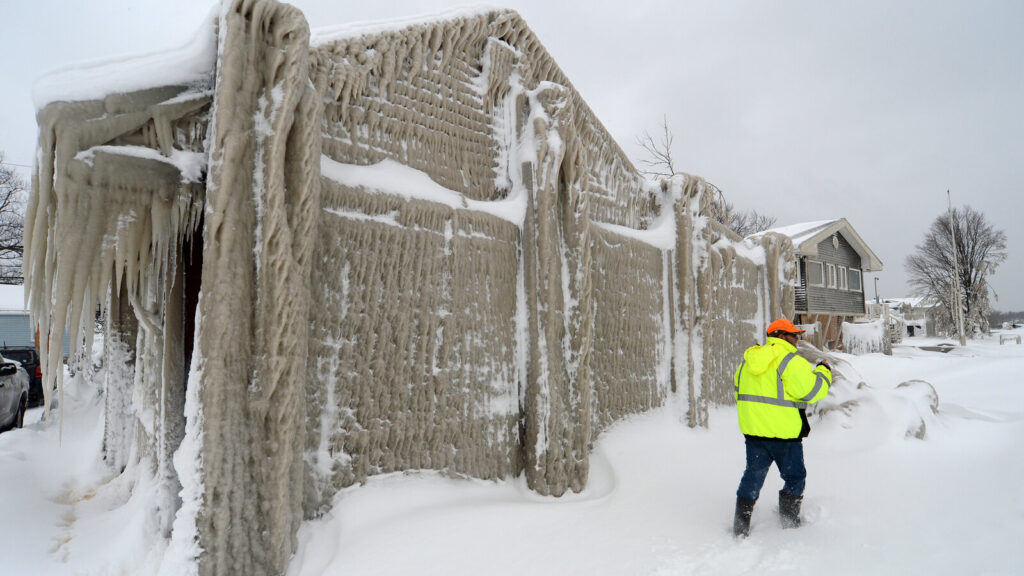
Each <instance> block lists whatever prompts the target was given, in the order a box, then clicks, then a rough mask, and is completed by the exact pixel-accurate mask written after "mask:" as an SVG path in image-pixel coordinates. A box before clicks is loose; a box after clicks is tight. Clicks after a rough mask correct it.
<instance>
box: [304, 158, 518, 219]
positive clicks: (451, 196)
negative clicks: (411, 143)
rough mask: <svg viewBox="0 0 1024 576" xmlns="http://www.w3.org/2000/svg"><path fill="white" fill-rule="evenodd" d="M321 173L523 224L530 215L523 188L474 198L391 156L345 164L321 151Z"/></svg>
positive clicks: (351, 184) (346, 182)
mask: <svg viewBox="0 0 1024 576" xmlns="http://www.w3.org/2000/svg"><path fill="white" fill-rule="evenodd" d="M320 174H321V175H322V176H323V177H324V178H327V179H328V180H332V181H334V182H337V183H338V184H341V185H343V186H349V187H352V188H363V189H365V190H367V191H369V192H377V193H382V194H389V195H393V196H400V197H402V198H405V199H406V200H423V201H426V202H435V203H437V204H443V205H445V206H448V207H450V208H452V209H455V210H472V211H475V212H484V213H486V214H490V215H492V216H496V217H498V218H501V219H502V220H506V221H508V222H511V223H513V224H515V225H516V226H520V227H521V226H522V224H523V218H524V217H525V215H526V195H525V194H522V193H521V192H519V193H517V192H513V193H512V194H509V195H508V196H507V197H506V198H503V199H501V200H494V201H491V202H483V201H480V200H470V199H468V198H466V197H465V195H463V194H461V193H459V192H456V191H454V190H451V189H449V188H445V187H444V186H442V185H440V184H438V183H437V182H434V181H433V180H432V179H431V178H430V176H428V175H427V174H426V173H425V172H422V171H420V170H416V169H415V168H410V167H409V166H406V165H405V164H401V163H399V162H395V161H394V160H390V159H386V160H382V161H380V162H378V163H376V164H370V165H368V166H361V165H357V164H342V163H341V162H336V161H334V160H332V159H331V158H329V157H327V156H324V155H321V156H320Z"/></svg>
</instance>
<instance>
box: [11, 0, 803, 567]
mask: <svg viewBox="0 0 1024 576" xmlns="http://www.w3.org/2000/svg"><path fill="white" fill-rule="evenodd" d="M36 97H37V105H38V108H39V112H38V122H39V128H40V136H39V142H40V150H39V162H38V166H37V169H36V174H35V177H34V178H33V193H32V197H31V200H30V205H29V211H28V219H27V221H26V257H25V266H26V279H27V282H28V286H29V288H30V293H31V301H32V311H33V314H34V315H35V316H36V318H37V319H38V321H39V322H40V323H41V325H42V327H43V330H42V332H41V333H44V334H49V335H50V337H49V338H50V340H49V342H43V343H42V347H43V348H44V350H43V353H44V355H45V356H46V357H47V365H46V374H47V375H54V374H59V373H60V371H59V369H58V368H59V362H60V357H59V356H60V355H59V354H58V353H57V352H56V350H57V348H55V347H54V346H53V344H52V342H58V341H59V338H60V337H61V335H62V333H63V332H64V331H65V327H67V330H68V331H70V332H71V333H72V341H79V340H78V337H79V333H80V331H81V330H91V327H92V322H91V315H92V311H93V306H94V304H95V303H96V302H97V301H99V302H101V303H103V304H104V305H105V306H106V307H107V310H108V314H109V322H108V327H109V333H108V335H107V338H105V358H106V363H107V372H106V374H107V376H106V378H107V381H106V391H105V401H106V407H107V408H106V436H105V444H104V446H105V452H106V456H105V457H106V459H107V461H108V462H109V463H110V465H111V466H113V467H114V468H115V470H122V471H123V473H124V474H132V473H135V474H142V473H146V474H152V476H153V477H154V478H155V479H156V481H157V482H158V483H159V485H160V494H161V497H159V498H157V499H156V500H157V501H155V502H154V503H153V512H152V513H153V518H154V522H153V523H152V524H153V526H155V527H157V528H156V529H158V530H161V531H162V532H163V534H164V535H165V536H166V537H167V538H168V540H169V542H170V550H171V551H172V552H173V556H174V557H175V558H186V559H188V562H190V563H191V564H190V565H191V566H193V567H194V569H195V570H196V571H197V573H199V574H227V573H231V574H250V575H259V574H279V573H281V572H283V570H284V567H285V566H286V564H287V561H288V558H289V557H290V555H291V554H292V552H293V551H294V549H295V543H296V539H295V534H296V530H297V529H298V527H299V524H300V522H301V521H302V520H303V519H304V518H309V517H313V516H315V515H316V514H318V513H319V512H320V511H322V510H323V509H324V506H325V505H326V504H328V503H329V502H330V500H331V497H332V495H333V494H335V493H336V492H337V491H338V490H339V489H341V488H343V487H346V486H349V485H352V484H354V483H358V482H360V481H361V480H363V479H365V478H367V477H368V476H370V475H374V474H381V473H388V472H393V471H399V470H411V469H433V470H441V471H445V472H448V473H451V474H454V475H466V476H471V477H476V478H485V479H502V478H509V477H514V476H518V475H521V474H522V475H525V476H526V479H527V482H528V485H529V486H530V487H531V488H532V489H533V490H536V491H537V492H539V493H541V494H550V495H561V494H563V493H564V492H565V491H567V490H575V491H578V490H581V489H582V488H583V487H584V486H585V484H586V481H587V473H588V469H589V464H588V448H589V446H590V444H591V442H592V441H593V440H594V438H595V437H596V436H597V435H598V434H599V433H600V432H601V430H603V429H604V428H605V427H607V426H608V425H609V424H611V423H613V422H615V421H616V420H618V419H620V418H622V417H623V416H626V415H629V414H632V413H637V412H642V411H645V410H648V409H650V408H652V407H655V406H659V405H662V404H664V403H666V402H670V401H671V402H676V403H678V405H679V407H680V414H682V415H684V417H685V418H686V419H687V420H688V422H689V423H690V424H691V425H693V426H700V425H704V424H706V422H707V418H708V405H709V403H728V402H731V401H732V388H731V380H730V378H731V375H732V371H733V369H734V367H735V363H736V361H737V358H738V357H739V355H740V354H741V352H742V350H743V349H744V348H745V347H746V346H749V345H751V344H753V343H754V342H755V341H757V340H759V339H760V337H761V336H762V334H763V329H764V326H765V324H766V320H769V319H770V318H772V317H776V316H779V315H787V316H789V315H791V313H792V303H793V290H794V285H795V274H796V272H795V268H794V266H793V262H794V260H793V256H792V245H791V243H790V242H789V240H788V239H786V238H784V237H781V236H778V235H771V234H769V235H766V236H764V237H763V238H762V239H760V240H759V241H758V242H756V243H755V242H749V241H748V242H744V241H741V240H740V239H739V238H736V237H734V236H732V235H731V234H730V233H729V232H728V231H725V230H723V229H721V228H720V227H719V226H718V225H717V224H715V223H713V222H709V221H708V219H707V218H705V217H703V216H702V211H703V209H704V207H705V205H706V202H707V201H708V200H709V198H705V196H704V195H703V191H704V182H703V181H702V180H701V179H700V178H697V177H691V176H686V175H678V176H676V177H674V178H672V179H668V180H664V181H662V182H659V183H650V182H647V181H645V180H644V179H643V178H642V177H641V176H640V175H639V174H638V172H637V171H636V170H635V169H634V167H633V166H632V164H631V163H630V161H629V159H628V158H627V157H626V155H625V154H624V153H623V152H622V150H621V149H620V148H619V146H618V145H617V144H616V143H615V141H614V140H613V139H612V138H611V137H610V136H609V135H608V133H607V132H606V131H605V129H604V128H603V127H602V125H601V123H600V122H599V121H598V119H597V118H596V117H595V116H594V114H593V112H592V111H591V110H590V108H589V107H588V106H587V105H586V103H585V102H584V100H583V99H582V97H581V96H580V94H578V93H577V92H576V90H575V89H574V88H573V86H572V84H571V83H570V82H569V80H568V79H567V78H566V77H565V76H564V75H563V73H562V72H561V70H560V69H559V68H558V66H557V65H556V64H555V62H554V61H553V60H552V58H551V57H550V55H549V54H548V53H547V52H546V51H545V49H544V47H543V46H542V45H541V43H540V41H539V40H538V38H537V37H536V36H534V34H533V33H532V32H531V31H530V29H529V27H527V25H526V24H525V23H524V22H523V20H522V19H521V18H520V17H519V16H518V15H517V14H516V13H514V12H511V11H502V10H479V11H458V12H451V13H447V14H443V15H440V16H438V17H437V18H435V19H430V20H420V21H415V22H394V23H386V24H379V25H369V26H357V27H346V28H340V29H335V30H324V31H318V32H317V33H316V34H312V35H311V34H310V32H309V30H308V26H307V24H306V21H305V19H304V17H303V15H302V14H301V12H299V11H298V10H297V9H296V8H294V7H292V6H289V5H286V4H280V3H277V2H274V1H272V0H229V1H226V2H225V3H224V4H223V5H222V6H221V7H220V9H219V10H218V11H217V13H216V14H214V15H213V16H212V17H211V21H210V25H209V26H208V27H206V28H204V29H203V30H201V31H200V33H199V35H198V36H197V38H196V41H195V42H194V43H192V44H190V45H189V46H188V47H186V48H184V49H182V50H180V51H177V52H169V53H165V54H159V55H151V56H147V57H144V58H140V59H134V60H124V61H120V62H112V63H106V64H102V65H97V66H92V67H80V68H74V69H69V70H66V71H64V72H62V73H58V74H56V75H54V76H50V77H47V78H44V79H42V80H41V81H40V82H39V83H38V84H37V94H36ZM708 196H710V194H709V195H708Z"/></svg>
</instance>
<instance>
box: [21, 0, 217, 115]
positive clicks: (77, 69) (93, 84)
mask: <svg viewBox="0 0 1024 576" xmlns="http://www.w3.org/2000/svg"><path fill="white" fill-rule="evenodd" d="M218 15H219V8H218V7H216V6H214V8H213V9H212V10H211V11H210V14H209V15H208V16H207V18H206V19H205V20H204V23H203V25H202V26H200V28H199V30H198V31H197V32H196V34H195V36H193V38H192V39H191V40H189V41H188V42H187V43H186V44H184V45H183V46H181V47H179V48H175V49H171V50H163V51H159V52H152V53H147V54H139V55H129V56H121V57H117V58H108V59H103V60H96V61H92V62H84V63H79V64H74V65H71V66H65V67H61V68H57V69H55V70H51V71H49V72H47V73H45V74H44V75H42V76H40V77H39V78H38V79H36V81H35V83H34V84H33V86H32V100H33V102H34V103H35V107H36V110H37V111H39V110H42V109H43V108H45V107H46V106H47V105H49V104H51V103H53V102H75V101H84V100H98V99H101V98H104V97H105V96H107V95H109V94H115V93H130V92H136V91H139V90H145V89H148V88H155V87H158V86H178V85H181V86H188V85H204V84H210V83H211V82H212V78H213V74H214V69H215V66H216V62H217V20H218Z"/></svg>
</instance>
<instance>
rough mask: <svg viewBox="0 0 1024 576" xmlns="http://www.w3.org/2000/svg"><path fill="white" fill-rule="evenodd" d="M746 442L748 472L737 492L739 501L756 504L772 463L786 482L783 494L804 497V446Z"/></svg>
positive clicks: (795, 443)
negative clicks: (752, 501)
mask: <svg viewBox="0 0 1024 576" xmlns="http://www.w3.org/2000/svg"><path fill="white" fill-rule="evenodd" d="M746 441H747V469H746V470H744V471H743V479H742V480H740V487H739V489H738V490H736V496H737V497H738V498H746V499H747V500H755V501H756V500H757V497H758V495H759V494H760V493H761V486H762V485H764V478H765V476H767V475H768V469H769V468H771V466H772V462H775V465H776V466H778V467H779V475H780V476H782V479H783V480H784V481H785V482H786V484H785V486H783V487H782V492H784V493H786V494H787V495H789V496H793V497H794V498H799V497H801V496H803V493H804V484H805V483H806V480H807V470H806V469H805V468H804V445H803V444H802V443H801V442H799V441H796V442H793V441H786V440H772V439H769V438H750V437H747V438H746Z"/></svg>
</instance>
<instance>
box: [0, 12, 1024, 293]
mask: <svg viewBox="0 0 1024 576" xmlns="http://www.w3.org/2000/svg"><path fill="white" fill-rule="evenodd" d="M292 3H293V4H295V5H297V6H298V7H299V8H301V9H302V10H303V11H304V12H305V13H306V17H307V19H308V20H309V22H310V25H311V26H312V27H313V28H317V27H322V26H331V25H337V24H343V23H348V22H355V21H362V20H380V19H391V18H399V17H408V16H415V15H421V14H428V13H431V12H436V11H440V10H444V9H447V8H450V7H453V6H458V5H464V4H465V3H464V2H454V3H453V2H445V1H443V0H437V1H399V0H393V1H386V0H376V1H373V2H371V1H364V0H360V1H344V0H303V1H297V2H292ZM491 4H494V3H493V2H492V3H491ZM212 5H213V3H212V2H211V1H210V0H175V1H173V2H172V1H168V0H164V1H161V2H153V1H148V0H141V1H140V0H94V1H92V2H71V1H70V0H66V1H56V0H32V1H21V0H3V2H2V5H0V22H3V40H4V42H3V48H4V50H5V52H6V54H5V57H4V58H3V59H2V61H0V75H2V78H3V80H4V89H3V90H0V150H3V151H5V152H6V156H7V158H6V159H7V161H8V162H13V163H17V164H25V165H31V164H32V159H33V153H34V152H33V151H34V146H35V138H36V128H35V118H34V114H35V112H34V110H35V109H34V106H33V104H32V97H31V87H32V82H33V80H34V79H35V78H36V77H37V76H39V75H40V74H42V73H43V72H45V71H47V70H49V69H52V68H56V67H64V66H67V65H69V64H74V63H77V62H80V61H84V60H95V59H106V58H115V57H119V56H122V55H124V54H133V53H140V52H151V51H157V50H161V49H165V48H170V47H176V46H178V45H181V44H183V43H185V42H187V41H188V40H189V39H190V38H191V37H192V35H193V34H194V32H195V31H196V29H197V28H198V26H199V24H200V22H201V21H202V20H203V19H204V17H205V16H206V15H207V14H208V13H209V11H210V9H211V7H212ZM496 5H499V6H504V7H509V8H513V9H515V10H517V11H518V12H519V13H520V14H521V15H522V16H523V17H524V18H525V19H526V22H527V23H528V24H529V25H530V26H531V28H533V30H534V31H535V32H536V34H537V35H538V37H539V38H540V39H541V41H542V42H543V43H544V45H545V46H546V47H547V49H548V51H549V52H550V53H551V54H552V55H553V56H554V58H555V60H556V61H557V62H558V63H559V65H560V66H561V68H562V69H563V70H564V71H565V73H566V74H567V76H568V77H569V79H570V80H571V81H572V83H573V84H574V85H575V87H576V88H577V90H579V92H580V93H581V94H582V95H583V98H584V99H586V101H587V102H588V103H589V105H590V106H591V108H592V109H593V110H594V111H595V113H596V114H597V116H598V117H599V118H600V119H601V121H602V122H603V123H604V125H605V126H606V127H607V128H608V130H609V131H611V133H612V135H613V136H614V137H615V138H616V139H617V140H618V142H619V144H620V145H621V146H622V148H623V149H624V150H625V151H626V153H627V154H630V155H631V156H632V157H633V158H634V159H637V158H640V157H642V151H641V150H640V148H639V147H638V146H637V145H636V144H635V137H636V136H637V135H640V134H642V133H643V131H644V130H648V131H650V132H651V133H656V132H657V131H658V130H660V126H661V121H662V118H663V117H665V118H666V119H667V121H668V124H669V126H670V127H671V129H672V131H673V132H674V134H675V146H674V149H673V154H674V157H675V160H676V165H677V166H678V167H679V168H680V169H681V170H683V171H685V172H689V173H691V174H698V175H701V176H704V177H705V178H707V179H708V180H709V181H711V182H713V183H715V184H716V185H717V186H719V187H720V188H722V189H723V190H724V191H725V194H726V197H727V198H728V199H729V200H730V201H731V202H733V203H734V204H735V205H736V207H737V208H741V209H751V208H752V209H756V210H758V211H759V212H761V213H765V214H769V215H772V216H775V217H776V218H777V219H778V225H786V224H793V223H797V222H803V221H811V220H823V219H829V218H838V217H845V218H847V219H848V220H849V221H850V223H851V224H852V225H853V227H854V229H855V230H857V232H858V233H859V234H860V235H861V237H862V238H863V239H864V240H865V241H866V242H867V244H868V245H869V247H870V248H871V249H872V250H873V251H874V252H875V253H876V254H877V255H878V256H879V258H880V259H881V260H882V262H883V264H884V271H882V272H881V273H880V274H879V275H878V282H877V285H878V294H879V295H880V296H881V297H883V298H886V297H894V296H905V295H907V294H908V293H909V289H908V287H907V286H906V283H905V281H906V274H905V272H904V269H903V261H904V258H905V257H906V256H907V254H909V253H911V252H912V251H913V250H914V246H915V245H916V244H918V243H920V242H921V240H922V238H923V236H924V234H925V232H926V230H927V228H928V226H929V225H930V224H931V222H932V221H933V220H934V219H935V217H936V216H938V215H939V213H940V212H942V211H943V210H945V209H946V190H947V189H948V190H950V191H951V193H952V197H953V203H954V205H963V204H969V205H970V206H972V207H973V208H975V209H977V210H979V211H981V212H983V213H984V214H985V216H986V217H987V218H988V219H989V221H990V222H992V223H993V224H994V225H995V227H996V228H998V229H1001V230H1003V231H1004V232H1005V233H1006V236H1007V239H1008V243H1007V250H1008V252H1009V258H1008V259H1007V261H1006V262H1005V263H1003V264H1002V266H1001V267H1000V268H999V269H998V271H997V272H996V274H995V276H994V277H993V278H992V279H991V284H992V286H993V287H994V289H995V291H996V292H997V294H998V301H996V302H995V303H994V307H995V308H996V309H1000V310H1024V219H1022V217H1021V210H1020V206H1021V204H1022V203H1024V202H1022V200H1021V199H1022V198H1024V2H1019V1H1016V0H1004V1H991V0H989V1H986V0H981V1H977V0H975V1H970V2H968V1H966V0H964V1H962V2H946V1H931V0H920V1H913V2H896V1H892V0H885V1H875V0H870V1H868V0H856V1H841V2H819V1H810V0H808V1H801V2H793V1H790V2H761V1H755V0H750V1H744V2H728V1H713V0H707V1H699V2H697V1H690V0H659V1H655V0H629V1H624V2H599V1H593V0H592V1H578V2H576V1H573V2H569V1H558V2H556V1H553V0H543V1H526V0H523V1H518V2H517V1H509V2H505V3H500V4H496ZM28 173H29V171H28V170H27V169H25V171H24V174H26V175H27V174H28ZM865 291H866V293H867V297H868V298H869V299H871V298H873V297H874V296H875V283H874V280H873V277H872V276H871V275H867V277H866V278H865Z"/></svg>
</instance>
